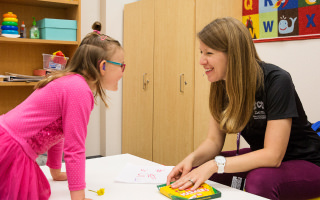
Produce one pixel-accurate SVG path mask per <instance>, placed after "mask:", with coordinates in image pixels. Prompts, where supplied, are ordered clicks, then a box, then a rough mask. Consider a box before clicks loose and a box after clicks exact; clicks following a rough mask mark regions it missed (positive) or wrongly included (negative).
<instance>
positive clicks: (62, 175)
mask: <svg viewBox="0 0 320 200" xmlns="http://www.w3.org/2000/svg"><path fill="white" fill-rule="evenodd" d="M50 173H51V176H52V178H53V180H54V181H66V180H67V173H66V172H61V169H52V168H50Z"/></svg>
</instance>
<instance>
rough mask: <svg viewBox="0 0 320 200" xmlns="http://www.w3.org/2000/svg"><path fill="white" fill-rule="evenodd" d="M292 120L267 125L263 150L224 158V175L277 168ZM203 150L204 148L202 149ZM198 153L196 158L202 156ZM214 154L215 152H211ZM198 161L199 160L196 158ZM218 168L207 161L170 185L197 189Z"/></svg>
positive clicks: (285, 148)
mask: <svg viewBox="0 0 320 200" xmlns="http://www.w3.org/2000/svg"><path fill="white" fill-rule="evenodd" d="M291 124H292V119H291V118H289V119H280V120H271V121H268V123H267V129H266V135H265V142H264V148H263V149H260V150H257V151H253V152H250V153H247V154H244V155H239V156H234V157H228V158H226V164H225V168H224V172H225V173H236V172H245V171H249V170H252V169H256V168H260V167H279V166H280V164H281V161H282V159H283V157H284V155H285V152H286V150H287V146H288V142H289V136H290V130H291ZM203 150H205V148H204V149H203ZM202 153H203V152H202V151H199V152H198V156H200V155H202V156H205V155H203V154H202ZM211 153H215V152H213V151H212V152H211ZM198 160H200V158H198ZM217 171H218V167H217V165H216V163H215V161H214V160H209V161H207V162H205V163H204V164H202V165H201V166H200V167H198V168H196V169H194V170H192V171H191V172H190V173H188V174H186V175H185V176H183V177H181V179H179V180H178V181H176V182H175V183H174V184H172V188H179V189H180V190H184V189H186V188H188V187H191V186H192V183H191V181H190V180H192V182H193V183H194V184H193V187H192V188H191V190H195V189H197V188H198V187H199V186H200V185H201V184H202V183H203V182H205V181H206V180H208V179H209V178H210V177H211V176H212V175H213V174H214V173H217Z"/></svg>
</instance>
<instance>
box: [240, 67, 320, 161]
mask: <svg viewBox="0 0 320 200" xmlns="http://www.w3.org/2000/svg"><path fill="white" fill-rule="evenodd" d="M260 66H261V68H262V70H263V73H264V89H263V90H260V91H258V92H257V93H256V102H255V106H254V111H253V115H252V117H251V120H250V121H249V123H248V124H247V126H246V127H245V128H244V130H243V131H242V132H241V135H242V136H243V138H244V139H245V140H246V141H247V142H248V144H249V145H250V147H251V149H252V150H253V151H255V150H258V149H262V148H263V147H264V137H265V131H266V126H267V121H268V120H277V119H286V118H292V127H291V133H290V139H289V144H288V148H287V151H286V154H285V156H284V159H283V161H287V160H307V161H310V162H312V163H315V164H316V165H318V166H320V137H319V135H318V134H317V133H316V132H315V131H314V130H313V129H312V128H311V123H310V122H309V121H308V118H307V116H306V114H305V111H304V109H303V106H302V104H301V101H300V99H299V96H298V94H297V92H296V90H295V88H294V85H293V82H292V79H291V76H290V74H289V73H288V72H286V71H285V70H283V69H281V68H279V67H278V66H275V65H272V64H268V63H264V62H262V63H261V64H260ZM319 114H320V113H319ZM319 116H320V115H319ZM274 140H277V138H274Z"/></svg>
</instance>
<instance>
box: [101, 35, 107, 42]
mask: <svg viewBox="0 0 320 200" xmlns="http://www.w3.org/2000/svg"><path fill="white" fill-rule="evenodd" d="M108 37H109V36H107V35H102V36H100V39H101V40H102V41H103V40H106V39H107V38H108Z"/></svg>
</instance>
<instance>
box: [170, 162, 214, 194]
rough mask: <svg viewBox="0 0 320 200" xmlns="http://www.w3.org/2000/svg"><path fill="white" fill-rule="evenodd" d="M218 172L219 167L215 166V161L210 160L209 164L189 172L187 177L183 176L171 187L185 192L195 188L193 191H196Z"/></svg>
mask: <svg viewBox="0 0 320 200" xmlns="http://www.w3.org/2000/svg"><path fill="white" fill-rule="evenodd" d="M217 171H218V167H217V165H216V164H215V161H214V160H209V161H208V162H206V163H204V164H203V165H201V166H199V167H198V168H196V169H194V170H192V171H191V172H189V173H188V174H187V175H185V176H183V177H182V178H181V179H179V180H178V181H176V182H174V183H173V184H172V185H171V187H172V188H179V190H184V189H186V188H189V187H191V186H193V187H192V188H191V190H192V191H194V190H195V189H197V188H198V187H199V186H200V185H201V184H202V183H204V182H205V181H206V180H208V179H209V178H210V177H211V176H212V175H213V174H214V173H216V172H217Z"/></svg>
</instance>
